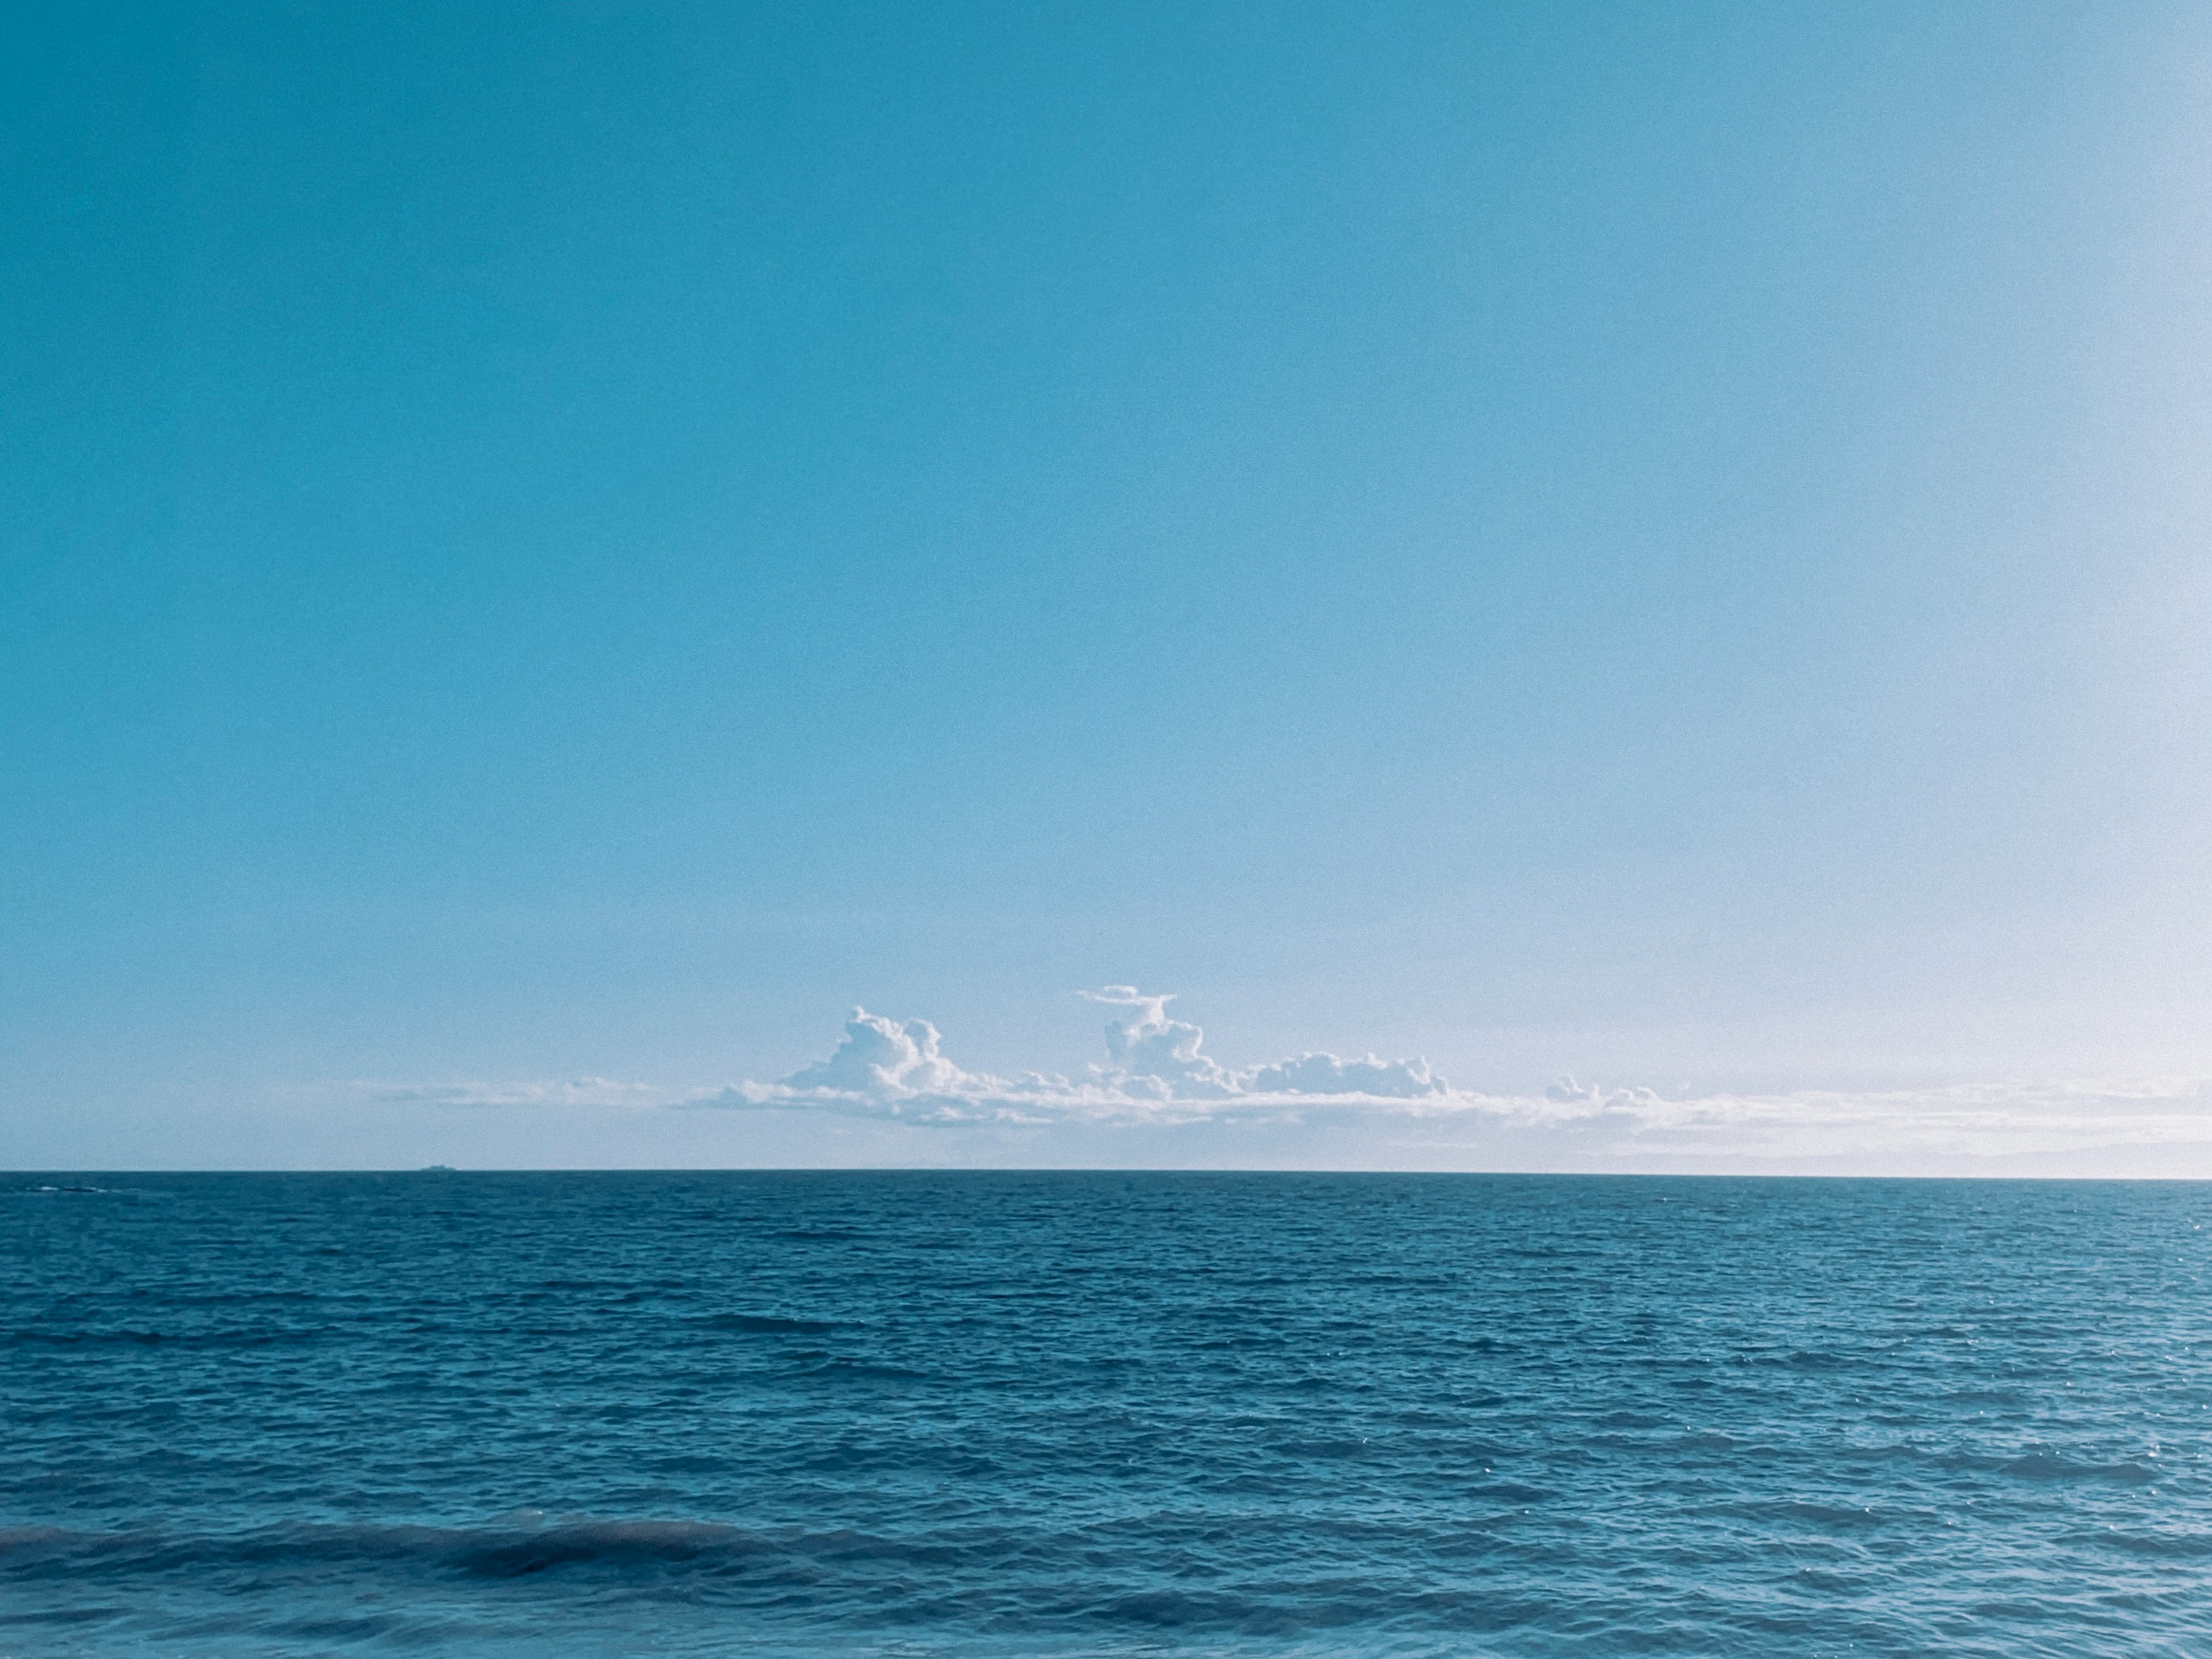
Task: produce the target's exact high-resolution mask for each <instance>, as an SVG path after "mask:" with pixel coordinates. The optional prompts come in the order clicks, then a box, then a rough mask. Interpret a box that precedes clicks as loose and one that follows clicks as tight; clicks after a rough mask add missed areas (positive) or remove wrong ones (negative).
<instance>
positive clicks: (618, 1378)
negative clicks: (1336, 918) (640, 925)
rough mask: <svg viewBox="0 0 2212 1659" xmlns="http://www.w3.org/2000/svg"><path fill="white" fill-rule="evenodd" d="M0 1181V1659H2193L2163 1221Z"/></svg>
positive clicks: (1687, 1203)
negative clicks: (586, 1658) (0, 1435)
mask: <svg viewBox="0 0 2212 1659" xmlns="http://www.w3.org/2000/svg"><path fill="white" fill-rule="evenodd" d="M0 1186H4V1187H6V1188H9V1190H7V1191H6V1192H5V1193H4V1194H0V1229H4V1236H0V1252H4V1254H0V1267H4V1271H5V1274H6V1281H5V1282H6V1284H7V1286H8V1289H7V1309H6V1318H5V1325H6V1327H7V1339H6V1344H5V1346H4V1348H0V1354H4V1359H0V1364H4V1368H5V1369H4V1379H0V1380H4V1413H5V1419H4V1426H5V1431H6V1444H5V1448H4V1451H0V1656H17V1659H46V1656H55V1655H119V1654H126V1653H127V1654H133V1655H146V1656H154V1655H172V1654H173V1655H178V1656H214V1655H225V1656H233V1655H235V1656H269V1655H277V1654H284V1655H319V1654H331V1655H337V1654H364V1655H366V1654H376V1653H435V1654H440V1655H454V1656H463V1659H470V1656H491V1655H540V1654H543V1655H556V1654H561V1655H566V1654H578V1655H626V1654H665V1655H708V1654H762V1655H781V1654H791V1655H801V1654H808V1655H811V1654H822V1655H827V1654H881V1655H892V1654H900V1655H939V1654H943V1655H951V1654H963V1655H966V1654H982V1655H996V1654H1008V1655H1011V1654H1031V1653H1035V1654H1236V1655H1244V1654H1250V1655H1274V1654H1279V1655H1305V1654H1346V1655H1370V1654H1451V1655H1486V1654H1489V1655H1516V1656H1519V1655H1610V1654H1617V1653H1636V1654H1758V1655H1782V1656H1796V1655H1814V1654H1821V1655H1846V1654H1850V1655H1869V1654H1881V1655H1887V1654H1934V1653H1942V1654H1947V1655H1955V1654H1989V1655H2006V1656H2017V1655H2024V1654H2051V1655H2066V1656H2084V1655H2106V1654H2110V1655H2120V1654H2127V1655H2146V1654H2174V1655H2181V1654H2188V1655H2192V1656H2201V1655H2203V1654H2205V1653H2207V1652H2212V1583H2208V1575H2212V1422H2209V1421H2208V1419H2212V1364H2208V1362H2212V1323H2208V1319H2207V1316H2208V1314H2209V1313H2212V1296H2208V1278H2207V1269H2208V1267H2212V1256H2208V1234H2207V1232H2206V1231H2205V1228H2206V1225H2207V1223H2208V1221H2212V1188H2201V1187H2197V1186H2191V1185H2185V1184H2179V1183H2177V1184H2162V1183H2103V1182H2099V1183H2075V1184H2067V1183H2040V1182H2019V1183H2002V1182H1788V1181H1751V1180H1687V1179H1685V1180H1651V1179H1601V1178H1588V1179H1584V1178H1573V1177H1519V1176H1300V1175H1257V1176H1248V1175H1103V1174H1099V1175H1082V1174H1035V1175H1023V1174H1012V1175H1008V1174H911V1173H902V1174H889V1173H886V1174H857V1175H856V1174H829V1173H823V1174H641V1175H588V1174H577V1175H477V1174H450V1173H430V1172H426V1173H422V1174H419V1175H394V1176H368V1175H345V1176H70V1177H62V1176H13V1177H5V1178H0Z"/></svg>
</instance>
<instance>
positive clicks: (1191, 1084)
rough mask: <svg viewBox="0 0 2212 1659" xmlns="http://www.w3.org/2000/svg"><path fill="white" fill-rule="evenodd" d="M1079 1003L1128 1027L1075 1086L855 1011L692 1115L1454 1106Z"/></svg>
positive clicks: (1112, 990) (1201, 1114)
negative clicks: (794, 1067)
mask: <svg viewBox="0 0 2212 1659" xmlns="http://www.w3.org/2000/svg"><path fill="white" fill-rule="evenodd" d="M1080 994H1081V995H1082V996H1084V997H1085V998H1087V999H1088V1000H1091V1001H1092V1002H1098V1003H1103V1004H1104V1005H1105V1006H1108V1007H1109V1008H1121V1009H1126V1010H1127V1013H1126V1015H1125V1016H1124V1017H1123V1018H1119V1019H1115V1020H1110V1021H1109V1022H1108V1024H1107V1026H1106V1061H1105V1063H1104V1064H1103V1065H1093V1066H1091V1068H1090V1072H1089V1074H1088V1076H1087V1077H1086V1078H1085V1079H1083V1080H1082V1081H1080V1082H1074V1081H1071V1080H1070V1079H1067V1078H1066V1077H1062V1076H1058V1075H1054V1074H1049V1073H1040V1072H1026V1073H1023V1074H1021V1075H1020V1076H1019V1077H1014V1078H1003V1077H996V1076H994V1075H992V1074H991V1073H987V1072H969V1071H966V1070H963V1068H962V1067H960V1066H957V1065H955V1064H954V1063H953V1062H952V1061H951V1060H949V1059H947V1058H946V1057H945V1054H943V1052H942V1051H941V1048H940V1042H941V1039H940V1038H939V1035H938V1030H937V1028H936V1027H935V1026H934V1025H932V1024H930V1023H929V1022H928V1021H927V1020H926V1019H910V1020H906V1021H903V1022H901V1021H898V1020H893V1019H886V1018H884V1017H883V1016H882V1015H880V1014H872V1013H870V1012H868V1011H867V1010H866V1009H865V1008H855V1009H854V1011H853V1017H852V1018H850V1019H849V1020H848V1021H846V1022H845V1035H844V1036H843V1038H842V1040H840V1042H838V1044H837V1047H836V1049H835V1050H834V1051H832V1053H831V1054H830V1055H829V1058H828V1059H826V1060H817V1061H816V1062H815V1063H814V1064H813V1065H811V1066H804V1067H802V1068H800V1069H799V1071H796V1072H793V1073H792V1074H791V1075H790V1076H789V1077H787V1078H785V1079H783V1080H782V1081H781V1082H780V1083H766V1084H763V1083H740V1084H737V1085H732V1087H730V1088H728V1089H725V1090H723V1091H720V1093H718V1094H714V1095H709V1096H705V1097H701V1098H698V1099H696V1100H692V1101H689V1102H686V1104H688V1105H695V1106H732V1107H744V1106H796V1107H814V1108H817V1109H828V1110H831V1111H837V1112H844V1113H849V1114H853V1115H859V1116H865V1117H887V1118H898V1119H902V1120H904V1121H909V1122H922V1123H993V1122H995V1123H1048V1122H1055V1121H1080V1122H1109V1121H1139V1122H1153V1123H1167V1122H1183V1121H1191V1120H1194V1119H1201V1118H1220V1117H1228V1116H1241V1117H1253V1116H1285V1115H1296V1114H1298V1113H1300V1112H1302V1111H1305V1110H1309V1109H1318V1108H1322V1107H1330V1106H1336V1107H1352V1106H1360V1105H1366V1104H1370V1103H1383V1102H1389V1101H1401V1102H1405V1101H1416V1100H1420V1101H1428V1102H1431V1103H1443V1102H1445V1101H1448V1100H1450V1099H1452V1098H1454V1097H1452V1096H1451V1092H1450V1089H1449V1085H1447V1084H1446V1083H1445V1081H1444V1080H1443V1079H1442V1078H1440V1077H1437V1076H1435V1075H1433V1074H1432V1073H1431V1072H1430V1070H1429V1067H1428V1063H1427V1062H1426V1061H1425V1060H1378V1059H1376V1057H1375V1056H1374V1055H1372V1054H1368V1055H1364V1056H1362V1057H1361V1058H1359V1059H1357V1060H1343V1059H1340V1058H1339V1057H1338V1056H1336V1055H1334V1054H1299V1055H1296V1056H1294V1057H1292V1058H1291V1059H1288V1060H1277V1061H1275V1062H1274V1063H1273V1064H1272V1065H1267V1066H1254V1067H1251V1068H1250V1069H1249V1070H1244V1071H1237V1070H1233V1069H1231V1067H1229V1066H1224V1065H1222V1064H1221V1063H1220V1062H1219V1061H1218V1060H1215V1059H1214V1058H1213V1057H1212V1055H1211V1054H1206V1053H1205V1052H1204V1051H1203V1047H1202V1045H1203V1044H1204V1042H1205V1041H1206V1033H1205V1032H1204V1031H1203V1030H1200V1028H1199V1027H1197V1026H1195V1025H1193V1024H1189V1023H1188V1022H1187V1021H1184V1020H1179V1019H1171V1018H1169V1017H1168V1012H1167V1005H1168V1004H1169V1003H1170V1002H1171V1001H1172V1000H1174V999H1173V998H1172V997H1168V996H1152V995H1147V994H1145V993H1143V992H1141V991H1139V990H1138V989H1137V988H1136V987H1134V986H1130V985H1109V986H1107V987H1104V988H1103V989H1102V990H1097V991H1085V992H1082V993H1080Z"/></svg>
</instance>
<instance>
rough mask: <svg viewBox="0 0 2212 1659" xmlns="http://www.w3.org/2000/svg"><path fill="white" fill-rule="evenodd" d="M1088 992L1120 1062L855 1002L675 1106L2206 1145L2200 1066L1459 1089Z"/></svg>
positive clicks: (1835, 1153) (2052, 1148) (1693, 1152)
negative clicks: (759, 1070)
mask: <svg viewBox="0 0 2212 1659" xmlns="http://www.w3.org/2000/svg"><path fill="white" fill-rule="evenodd" d="M1080 994H1081V995H1083V996H1085V997H1086V998H1087V999H1088V1000H1091V1001H1093V1002H1097V1003H1101V1004H1103V1005H1105V1006H1108V1007H1111V1008H1115V1009H1118V1010H1121V1011H1123V1012H1122V1014H1121V1018H1116V1019H1115V1020H1112V1021H1110V1022H1109V1024H1108V1025H1107V1027H1106V1054H1107V1058H1106V1060H1104V1061H1103V1063H1095V1064H1093V1065H1092V1066H1090V1067H1089V1069H1088V1071H1087V1073H1085V1076H1083V1077H1081V1078H1079V1079H1072V1078H1068V1077H1066V1076H1061V1075H1059V1074H1054V1073H1039V1072H1025V1073H1021V1074H1020V1075H1018V1076H1016V1077H1011V1078H1009V1077H1000V1076H996V1075H994V1074H992V1073H985V1072H972V1071H969V1070H967V1069H965V1068H964V1067H963V1066H959V1065H958V1064H957V1063H956V1062H955V1061H954V1060H951V1058H950V1057H948V1056H947V1055H946V1054H945V1052H944V1048H943V1039H942V1037H941V1036H940V1035H939V1031H938V1030H937V1028H936V1026H934V1025H933V1024H931V1023H930V1022H929V1021H927V1020H926V1019H908V1020H903V1021H902V1020H896V1019H891V1018H886V1017H884V1016H883V1015H880V1014H872V1013H869V1012H867V1011H866V1009H863V1008H855V1009H854V1011H853V1015H852V1018H850V1019H849V1020H848V1021H847V1022H846V1025H845V1031H844V1035H843V1036H842V1038H841V1039H840V1040H839V1042H838V1043H837V1045H836V1048H835V1049H834V1050H833V1051H832V1052H831V1054H829V1056H828V1057H827V1058H826V1059H823V1060H817V1061H816V1062H815V1063H814V1064H812V1065H811V1066H804V1067H802V1068H800V1069H799V1071H797V1072H794V1073H792V1074H791V1075H790V1076H788V1077H787V1078H785V1079H782V1080H781V1081H780V1082H775V1083H768V1084H762V1083H753V1082H746V1083H740V1084H737V1085H732V1087H730V1088H727V1089H725V1090H722V1091H719V1092H717V1093H714V1094H711V1095H705V1096H699V1097H693V1098H690V1099H688V1100H684V1101H682V1102H679V1103H678V1104H680V1105H682V1106H684V1107H690V1108H702V1107H703V1108H714V1107H720V1108H732V1109H764V1110H785V1111H802V1112H804V1111H816V1112H827V1113H831V1114H836V1115H848V1116H853V1117H860V1118H868V1119H875V1120H878V1121H892V1122H899V1123H906V1124H912V1125H926V1126H940V1127H957V1126H963V1125H967V1126H985V1125H999V1126H1004V1127H1024V1126H1027V1127H1043V1126H1050V1125H1055V1124H1059V1125H1099V1126H1110V1125H1134V1126H1141V1125H1157V1126H1162V1127H1173V1126H1193V1127H1195V1126H1199V1125H1203V1124H1206V1123H1225V1122H1265V1121H1271V1120H1272V1121H1298V1122H1305V1123H1331V1122H1334V1123H1352V1124H1364V1125H1366V1126H1368V1127H1370V1128H1371V1129H1373V1130H1374V1131H1375V1132H1376V1134H1377V1135H1378V1136H1383V1137H1388V1136H1390V1135H1392V1134H1396V1135H1398V1136H1400V1137H1413V1138H1418V1139H1419V1140H1420V1141H1422V1142H1423V1143H1424V1144H1428V1143H1434V1142H1437V1140H1438V1139H1440V1138H1441V1139H1449V1140H1452V1141H1455V1142H1461V1143H1464V1144H1465V1145H1467V1146H1469V1147H1471V1148H1479V1147H1480V1146H1486V1145H1487V1146H1493V1147H1496V1146H1506V1145H1508V1144H1513V1145H1517V1146H1521V1147H1523V1148H1528V1147H1531V1146H1538V1145H1540V1144H1541V1145H1542V1146H1548V1147H1550V1148H1552V1149H1554V1150H1556V1151H1564V1152H1570V1153H1577V1154H1581V1155H1587V1156H1588V1157H1589V1158H1590V1159H1591V1160H1592V1161H1594V1162H1599V1163H1605V1162H1609V1161H1613V1160H1618V1159H1622V1158H1637V1157H1642V1156H1649V1157H1652V1158H1683V1159H1690V1160H1695V1159H1698V1158H1706V1157H1724V1158H1747V1159H1753V1160H1762V1159H1764V1160H1775V1161H1778V1162H1784V1163H1787V1162H1791V1161H1802V1162H1807V1163H1808V1164H1809V1163H1812V1162H1815V1161H1819V1160H1835V1159H1842V1160H1846V1161H1848V1160H1852V1159H1856V1158H1863V1157H1865V1156H1867V1155H1869V1154H1873V1155H1880V1156H1890V1155H1895V1154H1900V1153H1906V1154H1909V1153H1917V1152H1925V1153H1929V1154H1932V1155H1936V1156H1939V1157H1961V1156H1962V1157H1970V1158H1971V1157H1997V1158H2004V1157H2017V1156H2029V1155H2035V1154H2053V1153H2064V1152H2069V1151H2070V1150H2073V1149H2078V1148H2092V1147H2112V1146H2135V1147H2138V1148H2148V1149H2156V1148H2159V1147H2162V1146H2163V1147H2175V1148H2180V1147H2193V1148H2202V1147H2203V1146H2205V1145H2206V1143H2208V1142H2212V1079H2203V1078H2153V1079H2105V1080H2087V1081H2069V1082H2033V1081H2021V1080H2000V1081H1995V1082H1983V1083H1972V1084H1964V1085H1954V1086H1949V1087H1942V1088H1932V1089H1903V1090H1894V1091H1847V1090H1803V1091H1794V1092H1790V1093H1787V1094H1771V1095H1734V1094H1717V1095H1706V1096H1700V1097H1694V1098H1686V1099H1677V1098H1668V1097H1662V1095H1660V1094H1658V1093H1657V1092H1656V1091H1653V1090H1650V1089H1646V1088H1619V1089H1606V1088H1601V1087H1600V1086H1599V1085H1596V1084H1595V1083H1585V1082H1581V1081H1578V1080H1577V1079H1575V1078H1573V1077H1562V1078H1560V1079H1558V1080H1557V1081H1556V1082H1554V1083H1553V1084H1552V1085H1550V1086H1549V1087H1547V1088H1546V1089H1545V1090H1544V1091H1542V1092H1541V1094H1537V1095H1490V1094H1483V1093H1479V1092H1475V1091H1468V1090H1463V1089H1457V1088H1455V1087H1453V1086H1452V1085H1451V1084H1450V1082H1449V1080H1448V1079H1445V1078H1443V1077H1442V1076H1439V1075H1437V1073H1434V1072H1432V1071H1431V1069H1430V1067H1429V1065H1428V1063H1427V1062H1426V1060H1420V1059H1412V1060H1382V1059H1379V1058H1377V1057H1376V1056H1375V1055H1372V1054H1367V1055H1363V1056H1360V1057H1358V1058H1356V1059H1345V1058H1343V1057H1341V1056H1339V1055H1336V1054H1328V1053H1307V1054H1297V1055H1294V1056H1291V1057H1289V1058H1287V1059H1284V1060H1274V1061H1271V1062H1269V1063H1267V1064H1265V1065H1260V1066H1249V1067H1244V1068H1241V1069H1239V1068H1235V1067H1231V1066H1224V1065H1222V1064H1221V1063H1220V1062H1219V1061H1218V1060H1215V1059H1214V1058H1213V1057H1212V1056H1211V1055H1209V1054H1206V1052H1205V1050H1204V1046H1203V1045H1204V1042H1205V1033H1204V1031H1203V1030H1201V1029H1200V1027H1198V1026H1197V1025H1195V1024H1190V1023H1188V1022H1187V1021H1183V1020H1179V1019H1176V1018H1171V1017H1170V1015H1169V1014H1168V1012H1167V1005H1168V1003H1169V1002H1170V1001H1171V1000H1173V999H1172V998H1171V997H1168V996H1157V995H1150V994H1145V993H1143V992H1140V991H1139V990H1137V989H1136V988H1135V987H1132V986H1127V985H1109V986H1107V987H1103V989H1101V990H1097V991H1086V992H1083V993H1080ZM1394 1125H1395V1126H1396V1127H1395V1130H1394V1129H1393V1127H1392V1126H1394ZM1407 1144H1408V1145H1411V1144H1413V1141H1412V1140H1411V1139H1408V1140H1407Z"/></svg>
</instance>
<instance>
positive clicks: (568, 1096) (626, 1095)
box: [343, 1077, 670, 1106]
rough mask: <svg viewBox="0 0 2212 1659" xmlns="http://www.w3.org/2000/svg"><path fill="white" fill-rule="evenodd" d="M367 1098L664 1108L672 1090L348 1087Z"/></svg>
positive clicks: (598, 1080) (358, 1083) (519, 1084)
mask: <svg viewBox="0 0 2212 1659" xmlns="http://www.w3.org/2000/svg"><path fill="white" fill-rule="evenodd" d="M343 1086H344V1088H345V1089H346V1091H348V1092H349V1093H351V1094H354V1095H356V1096H358V1097H361V1098H362V1099H366V1100H374V1101H380V1102H385V1103H390V1104H393V1105H402V1104H422V1105H428V1106H661V1105H665V1104H666V1103H668V1100H669V1093H670V1091H667V1090H665V1089H662V1088H658V1087H656V1086H655V1085H653V1084H650V1083H623V1082H618V1081H617V1080H616V1079H613V1078H605V1077H580V1078H568V1079H562V1080H559V1081H554V1082H540V1081H509V1082H498V1083H487V1082H441V1083H379V1082H375V1081H372V1080H368V1079H356V1080H355V1081H353V1082H351V1083H349V1084H347V1085H343Z"/></svg>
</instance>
